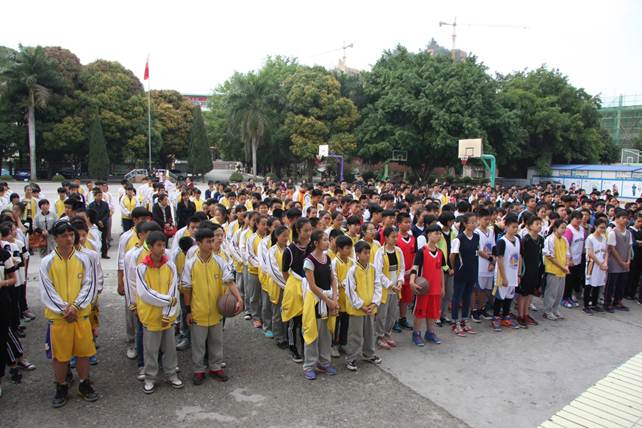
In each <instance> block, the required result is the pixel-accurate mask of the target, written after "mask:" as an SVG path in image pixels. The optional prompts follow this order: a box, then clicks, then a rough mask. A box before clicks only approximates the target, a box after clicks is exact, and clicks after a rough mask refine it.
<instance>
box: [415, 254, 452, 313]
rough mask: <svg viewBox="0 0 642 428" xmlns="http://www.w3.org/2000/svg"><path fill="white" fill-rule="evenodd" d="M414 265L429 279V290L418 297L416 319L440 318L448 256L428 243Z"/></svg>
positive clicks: (418, 273) (416, 257) (420, 273)
mask: <svg viewBox="0 0 642 428" xmlns="http://www.w3.org/2000/svg"><path fill="white" fill-rule="evenodd" d="M414 266H417V267H418V269H419V271H418V272H417V275H420V276H422V277H423V278H425V279H426V280H427V281H428V292H427V293H426V294H423V295H421V296H417V297H416V300H415V307H414V309H413V315H414V317H415V319H431V320H438V319H439V317H440V316H441V293H442V290H443V286H444V284H443V282H444V281H443V278H444V270H443V268H444V266H448V264H447V263H446V256H445V255H444V253H443V252H442V251H441V250H440V249H439V248H435V250H434V251H432V250H430V249H429V248H428V246H427V245H426V246H424V247H423V248H422V249H421V251H419V252H417V255H416V256H415V261H414Z"/></svg>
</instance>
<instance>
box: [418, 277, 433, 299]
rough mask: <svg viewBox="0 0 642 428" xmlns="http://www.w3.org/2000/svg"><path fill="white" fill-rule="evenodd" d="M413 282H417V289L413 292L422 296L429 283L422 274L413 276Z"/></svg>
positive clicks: (426, 290) (426, 291)
mask: <svg viewBox="0 0 642 428" xmlns="http://www.w3.org/2000/svg"><path fill="white" fill-rule="evenodd" d="M415 284H417V290H416V291H415V294H416V295H417V296H423V295H424V294H427V293H428V287H429V286H430V284H429V283H428V280H427V279H426V278H424V277H423V276H418V277H416V278H415Z"/></svg>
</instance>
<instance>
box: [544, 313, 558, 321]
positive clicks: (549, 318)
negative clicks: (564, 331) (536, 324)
mask: <svg viewBox="0 0 642 428" xmlns="http://www.w3.org/2000/svg"><path fill="white" fill-rule="evenodd" d="M544 318H546V319H547V320H551V321H555V320H557V317H556V316H555V315H553V314H547V313H546V312H544Z"/></svg>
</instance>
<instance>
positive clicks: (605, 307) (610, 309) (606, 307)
mask: <svg viewBox="0 0 642 428" xmlns="http://www.w3.org/2000/svg"><path fill="white" fill-rule="evenodd" d="M604 310H605V311H606V312H608V313H609V314H612V313H615V309H613V306H604Z"/></svg>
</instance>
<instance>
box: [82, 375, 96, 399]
mask: <svg viewBox="0 0 642 428" xmlns="http://www.w3.org/2000/svg"><path fill="white" fill-rule="evenodd" d="M78 394H79V395H80V396H81V397H82V399H83V400H85V401H89V402H93V401H96V400H98V394H96V391H94V388H93V387H92V386H91V382H89V381H88V380H84V381H82V382H80V383H79V384H78Z"/></svg>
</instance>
